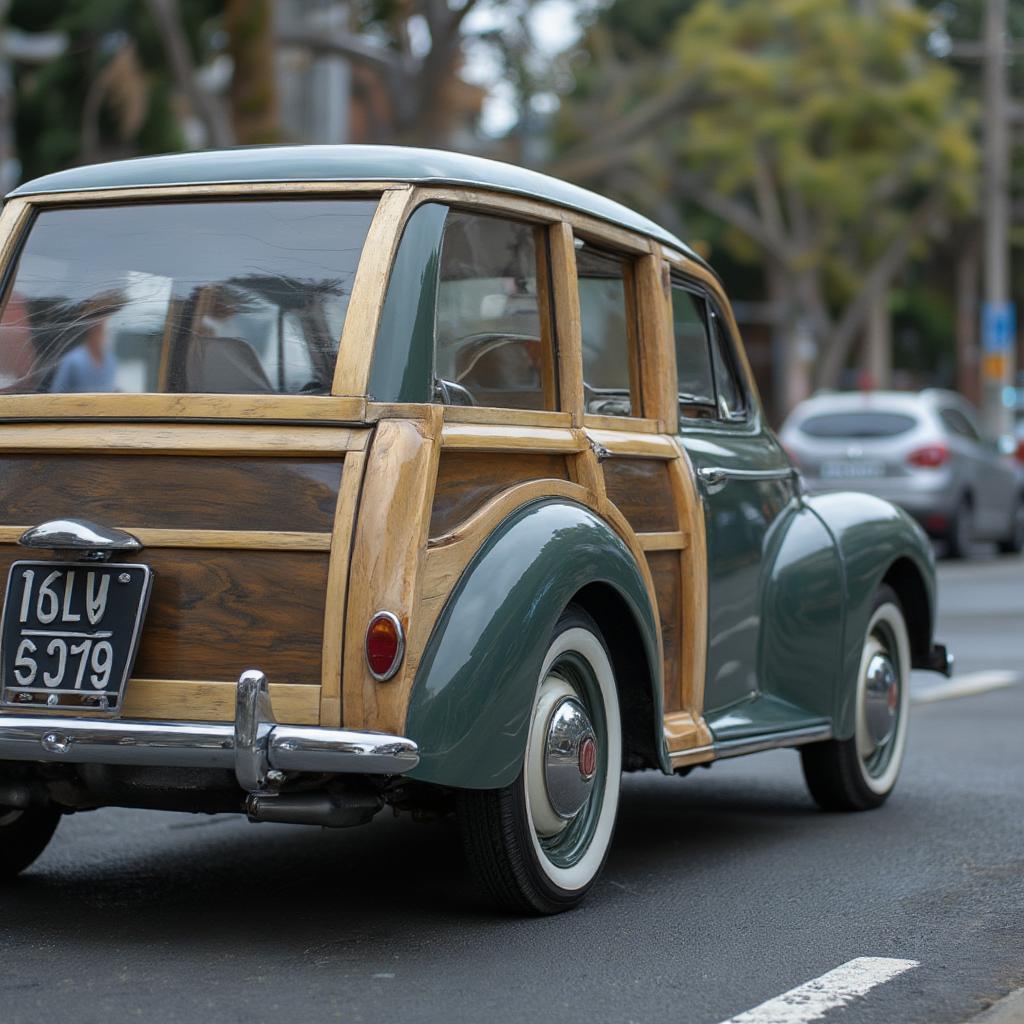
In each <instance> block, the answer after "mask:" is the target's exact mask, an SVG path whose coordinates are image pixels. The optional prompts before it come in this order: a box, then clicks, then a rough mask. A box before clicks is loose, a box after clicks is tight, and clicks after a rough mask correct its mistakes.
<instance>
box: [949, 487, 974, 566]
mask: <svg viewBox="0 0 1024 1024" xmlns="http://www.w3.org/2000/svg"><path fill="white" fill-rule="evenodd" d="M973 544H974V506H973V505H972V504H971V499H970V498H969V497H967V495H964V497H962V498H961V499H960V504H959V505H957V509H956V512H954V513H953V519H952V522H951V523H950V524H949V530H948V532H947V533H946V553H947V554H948V555H949V557H950V558H968V557H970V554H971V547H972V545H973Z"/></svg>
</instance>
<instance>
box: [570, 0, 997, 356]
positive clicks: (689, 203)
mask: <svg viewBox="0 0 1024 1024" xmlns="http://www.w3.org/2000/svg"><path fill="white" fill-rule="evenodd" d="M666 3H667V0H666ZM644 6H645V5H637V4H632V3H630V2H629V0H614V2H613V3H612V5H611V7H610V8H609V9H608V10H607V11H606V12H605V13H604V15H603V16H602V18H599V19H598V20H597V22H596V23H595V24H594V26H593V27H592V29H591V30H590V32H589V33H588V36H587V38H586V41H585V43H584V46H583V54H582V57H581V61H580V66H581V68H582V75H581V82H582V86H581V88H580V89H579V90H578V91H576V92H574V93H573V94H572V95H570V96H569V97H568V98H567V100H566V102H565V103H564V105H563V108H562V111H561V113H560V117H559V120H558V122H557V124H556V126H555V138H556V146H557V147H558V150H559V153H560V157H559V161H558V163H557V165H556V169H557V170H560V171H562V172H563V173H566V174H569V175H572V176H575V177H577V178H578V179H579V180H582V181H583V182H584V183H587V184H591V185H594V186H597V187H601V188H604V189H607V190H613V191H618V192H619V194H620V195H621V196H622V197H623V198H624V199H625V200H627V201H632V202H633V203H634V204H639V205H646V206H647V207H648V210H649V212H651V213H652V214H653V215H655V216H656V217H659V218H660V219H662V220H665V219H666V218H665V215H664V208H665V207H666V206H668V207H670V208H674V209H675V210H677V211H679V210H682V211H684V216H685V217H686V218H687V220H691V221H692V216H693V215H692V210H693V208H694V206H695V205H696V206H699V207H702V208H703V209H704V210H705V211H707V212H708V213H710V214H711V215H712V218H713V219H712V221H711V225H710V230H709V234H708V235H707V236H706V237H707V238H708V239H709V240H710V241H711V243H712V245H713V247H715V248H717V249H719V251H722V250H724V251H726V252H728V253H729V254H730V255H731V256H732V257H733V258H734V259H737V260H747V261H758V262H760V263H762V264H765V265H767V264H768V263H773V264H775V265H777V266H781V267H782V268H783V269H784V270H785V271H786V275H787V277H788V279H790V280H792V281H793V286H792V289H793V290H792V293H791V295H790V296H789V298H788V300H787V301H788V302H789V303H790V304H796V305H797V306H798V307H799V308H798V310H797V315H798V316H805V317H806V318H807V319H808V320H809V321H810V323H811V329H812V330H813V332H814V334H815V335H816V337H817V339H818V342H819V345H820V346H821V347H822V349H823V350H826V349H828V348H830V347H832V348H835V349H836V350H837V354H836V355H835V356H834V357H833V359H832V362H833V364H835V365H833V366H832V367H831V371H830V372H833V373H838V369H839V368H841V365H842V360H843V359H845V355H846V352H847V351H848V350H849V347H850V345H851V344H852V341H853V340H854V338H855V337H856V336H857V334H858V333H859V330H860V329H861V328H862V326H863V316H864V313H865V310H866V304H865V302H864V301H861V302H856V301H855V300H857V299H858V296H860V295H861V293H862V292H863V291H864V289H865V288H866V287H868V285H867V284H866V282H868V281H869V280H870V275H871V272H872V270H873V268H875V267H883V268H885V270H886V274H887V275H888V278H887V279H885V280H882V281H881V282H880V284H877V285H876V284H871V285H870V287H872V288H875V289H876V290H877V289H878V288H881V289H882V290H884V288H885V287H886V286H887V285H888V283H889V281H890V280H891V279H892V276H893V275H894V274H895V273H896V272H897V271H898V269H899V267H901V266H902V265H904V264H905V262H906V260H907V259H908V258H913V257H914V256H915V255H916V254H917V253H923V252H924V251H926V249H927V248H928V246H929V245H930V244H931V242H932V239H933V238H934V236H935V235H936V234H937V233H941V230H942V229H943V228H948V227H949V226H950V225H951V224H952V223H953V222H955V221H956V220H957V219H959V218H962V217H963V216H964V215H966V214H967V213H968V212H969V211H970V209H971V208H972V206H973V204H974V201H975V195H976V188H977V178H976V171H977V151H976V146H975V142H974V138H973V120H974V118H975V117H976V110H975V109H974V108H972V107H971V106H970V105H969V104H967V103H965V102H963V100H962V98H961V83H960V80H959V78H958V76H957V74H956V72H955V71H954V70H952V68H951V67H950V66H949V65H948V64H946V63H945V62H943V61H940V60H938V59H936V58H934V57H933V56H932V55H931V54H930V53H929V51H928V45H927V44H928V38H929V35H930V34H931V32H932V30H933V27H934V23H933V22H932V20H931V19H930V18H929V17H928V16H927V15H926V14H925V13H923V12H922V11H920V10H918V9H916V8H913V7H910V6H908V5H906V4H905V3H902V2H899V0H874V2H873V3H871V4H863V5H858V4H854V3H853V2H852V0H772V2H771V3H765V2H764V0H730V2H723V0H699V2H697V3H695V4H692V5H687V4H685V3H683V2H682V0H678V4H677V6H678V7H679V9H681V10H682V11H683V13H682V15H681V16H680V17H679V18H678V19H676V20H675V21H674V22H667V23H666V24H665V25H664V26H663V28H664V29H665V31H664V32H663V37H662V38H663V42H662V45H661V46H660V47H659V48H658V49H656V50H654V51H652V52H651V54H650V55H649V57H648V58H647V59H645V60H643V61H634V62H629V63H627V62H625V61H622V60H619V59H618V58H617V56H616V53H617V51H618V50H621V49H622V47H621V46H619V47H614V46H611V45H609V43H608V41H607V39H606V38H605V37H604V35H603V33H604V32H605V27H606V26H608V25H616V24H627V25H632V24H633V19H635V18H636V17H637V16H638V14H637V8H639V7H644ZM686 7H689V8H690V9H689V10H688V11H687V10H685V8H686ZM631 31H632V32H633V34H634V35H635V36H636V38H637V40H638V42H645V41H647V40H649V39H650V38H651V37H650V36H649V35H647V34H645V32H646V27H645V26H643V25H641V26H640V27H636V26H634V27H633V28H632V29H631ZM648 114H649V115H650V116H649V117H648ZM652 169H653V172H652ZM653 197H658V198H659V200H660V205H661V208H660V209H659V208H656V207H655V206H654V205H653V204H652V203H651V201H650V200H651V199H652V198H653ZM908 243H909V244H908ZM716 258H717V257H716ZM847 313H849V315H848V316H847V315H846V314H847ZM836 361H838V363H837V364H836Z"/></svg>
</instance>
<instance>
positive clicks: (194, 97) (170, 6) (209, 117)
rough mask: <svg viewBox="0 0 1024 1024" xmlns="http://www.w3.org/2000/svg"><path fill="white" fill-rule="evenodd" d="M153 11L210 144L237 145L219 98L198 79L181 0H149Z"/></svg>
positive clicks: (178, 79) (177, 77)
mask: <svg viewBox="0 0 1024 1024" xmlns="http://www.w3.org/2000/svg"><path fill="white" fill-rule="evenodd" d="M149 10H150V13H151V14H152V15H153V20H154V21H155V22H156V27H157V29H158V31H159V33H160V38H161V39H162V40H163V44H164V52H165V53H166V54H167V63H168V64H169V65H170V68H171V73H172V74H173V75H174V79H175V82H176V83H177V85H178V88H179V89H180V90H181V91H182V92H183V93H184V94H185V97H186V99H187V100H188V104H189V106H190V107H191V108H192V113H193V114H194V115H195V116H196V117H197V118H199V120H200V121H201V122H202V124H203V127H204V128H205V129H206V141H207V143H208V144H209V145H211V146H217V147H224V146H233V145H234V144H235V136H234V133H233V132H232V130H231V124H230V122H229V121H228V119H227V116H226V114H225V112H224V109H223V105H222V104H221V103H220V100H219V97H217V96H211V95H210V94H209V93H208V92H206V91H205V90H204V89H203V88H202V87H201V86H200V85H199V82H198V81H197V80H196V72H195V61H194V60H193V59H192V51H191V49H190V47H189V43H188V39H187V38H186V36H185V30H184V28H182V25H181V12H180V11H179V10H178V4H177V0H149Z"/></svg>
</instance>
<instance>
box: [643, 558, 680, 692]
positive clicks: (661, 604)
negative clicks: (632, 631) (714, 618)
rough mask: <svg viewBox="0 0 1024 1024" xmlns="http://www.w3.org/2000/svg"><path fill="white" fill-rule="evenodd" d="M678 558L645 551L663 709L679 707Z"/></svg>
mask: <svg viewBox="0 0 1024 1024" xmlns="http://www.w3.org/2000/svg"><path fill="white" fill-rule="evenodd" d="M679 557H680V556H679V552H678V551H648V552H647V565H648V567H649V568H650V570H651V577H652V579H653V580H654V593H655V595H656V597H657V599H658V618H659V620H660V621H661V644H662V650H663V652H664V687H665V690H664V694H665V711H666V712H670V711H678V710H679V709H680V708H681V707H682V693H681V689H680V685H679V672H680V652H681V648H682V644H681V636H680V632H681V625H682V600H683V590H682V580H681V573H680V563H679Z"/></svg>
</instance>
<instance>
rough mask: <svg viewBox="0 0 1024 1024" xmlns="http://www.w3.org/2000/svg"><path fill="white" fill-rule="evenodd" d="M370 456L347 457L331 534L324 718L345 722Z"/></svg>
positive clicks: (333, 722)
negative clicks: (353, 575)
mask: <svg viewBox="0 0 1024 1024" xmlns="http://www.w3.org/2000/svg"><path fill="white" fill-rule="evenodd" d="M365 467H366V455H365V453H363V452H353V453H352V454H350V455H348V456H347V457H346V459H345V472H344V475H343V476H342V478H341V490H340V492H339V494H338V507H337V512H336V514H335V517H334V532H333V534H332V535H331V559H330V566H329V569H328V573H327V595H326V599H325V603H324V655H323V666H322V669H321V681H320V721H321V724H322V725H328V726H339V725H341V703H342V701H341V690H342V679H341V672H342V658H343V657H344V650H345V646H344V642H345V606H346V604H347V602H348V579H349V571H348V570H349V558H350V556H351V554H352V534H353V531H354V530H355V520H356V510H357V508H358V505H359V491H360V488H361V487H362V485H363V471H364V469H365Z"/></svg>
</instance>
